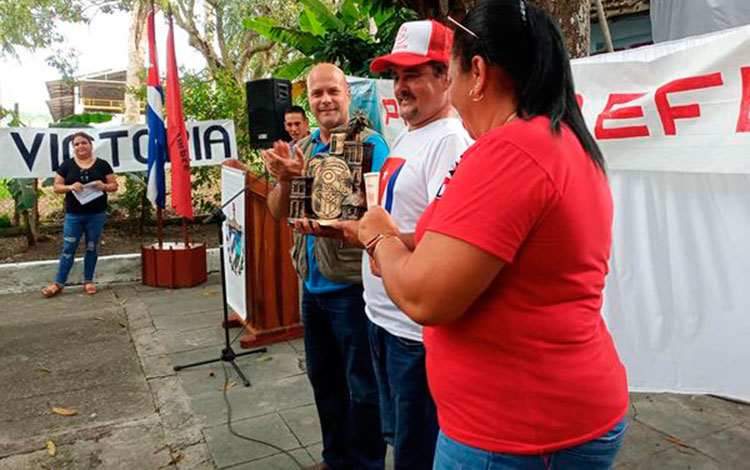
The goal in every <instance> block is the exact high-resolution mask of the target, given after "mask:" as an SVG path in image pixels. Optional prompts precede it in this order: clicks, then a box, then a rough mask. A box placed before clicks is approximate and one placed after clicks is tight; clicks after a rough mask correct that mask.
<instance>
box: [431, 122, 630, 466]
mask: <svg viewBox="0 0 750 470" xmlns="http://www.w3.org/2000/svg"><path fill="white" fill-rule="evenodd" d="M448 183H449V184H448ZM611 228H612V196H611V193H610V190H609V185H608V183H607V179H606V177H605V175H604V174H603V173H602V172H601V171H600V170H599V168H598V167H596V165H595V164H594V163H593V162H592V161H591V159H590V158H589V157H588V156H587V154H586V153H585V151H584V150H583V148H582V147H581V145H580V143H579V142H578V140H577V139H576V137H575V135H574V134H573V133H572V132H571V131H570V130H569V129H568V128H565V127H564V128H563V130H562V134H561V135H557V136H556V135H553V134H552V133H551V132H550V130H549V120H548V119H547V118H543V117H539V118H534V119H532V120H530V121H522V120H520V119H517V120H515V121H512V122H510V123H509V124H507V125H505V126H502V127H500V128H497V129H494V130H492V131H490V132H488V133H487V134H485V135H484V136H482V137H481V138H480V139H479V140H477V142H476V143H475V144H474V145H473V146H472V147H471V148H469V149H468V150H467V151H466V153H465V154H464V156H463V158H462V159H461V161H460V164H459V165H458V167H457V169H456V170H455V172H454V173H453V175H452V178H450V179H446V183H445V185H444V188H442V189H441V191H440V198H439V199H437V200H435V202H433V204H432V205H430V206H429V207H428V208H427V210H426V211H425V213H424V214H423V215H422V218H421V219H420V221H419V225H418V226H417V231H416V236H417V241H419V239H421V237H422V236H423V235H424V233H425V231H431V232H437V233H441V234H444V235H448V236H450V237H453V238H457V239H460V240H463V241H465V242H467V243H470V244H472V245H474V246H477V247H479V248H481V249H483V250H485V251H487V252H488V253H491V254H492V255H494V256H497V257H498V258H500V259H501V260H503V261H505V263H506V265H505V266H504V267H503V269H502V270H501V271H500V273H499V274H498V276H497V278H496V279H495V280H494V281H492V283H491V284H490V286H489V287H488V288H487V290H486V291H485V292H484V293H482V295H481V296H480V297H479V298H478V299H477V300H476V301H475V302H474V304H472V305H471V307H469V309H468V310H467V311H466V312H465V313H464V315H463V316H462V317H460V318H459V319H458V320H457V321H455V322H453V323H451V324H449V325H445V326H439V327H426V328H425V329H424V344H425V347H426V348H427V374H428V380H429V385H430V390H431V391H432V394H433V397H434V398H435V402H436V403H437V408H438V417H439V420H440V428H441V429H442V431H443V432H444V433H445V434H446V435H448V436H449V437H451V438H452V439H455V440H457V441H458V442H461V443H463V444H466V445H470V446H473V447H478V448H481V449H485V450H488V451H493V452H505V453H513V454H539V453H546V452H552V451H555V450H559V449H563V448H566V447H571V446H575V445H578V444H581V443H583V442H586V441H589V440H591V439H595V438H597V437H600V436H601V435H603V434H604V433H605V432H606V431H608V430H609V429H610V428H612V427H613V426H614V425H615V424H617V423H618V422H619V421H620V420H621V419H622V418H623V417H624V415H625V413H626V412H627V407H628V391H627V381H626V377H625V368H624V366H623V365H622V363H621V362H620V359H619V357H618V355H617V351H616V350H615V346H614V343H613V341H612V337H611V336H610V334H609V332H608V331H607V327H606V326H605V324H604V321H603V319H602V316H601V312H600V310H601V305H602V289H603V288H604V277H605V276H606V274H607V271H608V266H607V263H608V260H609V253H610V247H611Z"/></svg>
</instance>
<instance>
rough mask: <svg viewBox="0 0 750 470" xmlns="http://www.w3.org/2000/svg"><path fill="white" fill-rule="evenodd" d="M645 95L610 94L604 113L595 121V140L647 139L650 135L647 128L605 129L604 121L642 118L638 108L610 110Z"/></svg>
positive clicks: (641, 111)
mask: <svg viewBox="0 0 750 470" xmlns="http://www.w3.org/2000/svg"><path fill="white" fill-rule="evenodd" d="M644 95H645V93H612V94H611V95H609V98H608V99H607V105H606V106H604V111H602V113H601V114H600V115H599V117H598V118H597V119H596V127H595V128H594V135H596V138H597V139H625V138H628V137H648V136H649V135H651V134H650V133H649V131H648V126H646V125H643V126H627V127H617V128H614V129H605V128H604V121H606V120H607V119H632V118H641V117H643V108H642V107H640V106H625V107H623V108H619V109H612V108H614V107H615V106H616V105H618V104H623V103H628V102H630V101H633V100H637V99H638V98H640V97H642V96H644Z"/></svg>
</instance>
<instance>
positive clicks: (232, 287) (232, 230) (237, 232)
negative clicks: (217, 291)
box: [221, 166, 248, 318]
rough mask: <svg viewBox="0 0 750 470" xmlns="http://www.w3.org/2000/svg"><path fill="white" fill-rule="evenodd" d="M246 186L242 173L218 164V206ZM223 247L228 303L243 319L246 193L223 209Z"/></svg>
mask: <svg viewBox="0 0 750 470" xmlns="http://www.w3.org/2000/svg"><path fill="white" fill-rule="evenodd" d="M244 187H245V172H244V171H241V170H236V169H234V168H229V167H227V166H222V167H221V205H222V206H223V205H224V204H226V203H227V201H229V200H230V199H231V198H232V197H233V196H235V195H236V194H237V193H238V192H239V191H241V190H242V188H244ZM224 215H226V217H227V218H226V220H225V221H224V225H223V227H222V229H223V237H222V246H223V250H224V273H225V274H226V289H227V304H229V307H231V308H232V310H234V311H235V312H237V313H238V314H239V315H240V316H242V318H247V310H246V305H245V301H246V299H247V292H246V291H247V289H246V286H247V284H246V280H247V259H246V258H245V253H246V251H247V249H246V247H247V243H248V241H247V238H246V234H247V232H246V230H245V195H244V194H240V195H239V196H237V197H235V198H234V199H233V200H232V202H230V203H229V205H228V206H226V207H225V208H224Z"/></svg>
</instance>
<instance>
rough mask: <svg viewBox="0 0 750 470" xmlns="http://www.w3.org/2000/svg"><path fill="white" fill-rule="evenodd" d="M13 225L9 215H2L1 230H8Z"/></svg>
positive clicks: (0, 215)
mask: <svg viewBox="0 0 750 470" xmlns="http://www.w3.org/2000/svg"><path fill="white" fill-rule="evenodd" d="M11 225H12V223H11V220H10V216H9V215H8V214H0V228H8V227H10V226H11Z"/></svg>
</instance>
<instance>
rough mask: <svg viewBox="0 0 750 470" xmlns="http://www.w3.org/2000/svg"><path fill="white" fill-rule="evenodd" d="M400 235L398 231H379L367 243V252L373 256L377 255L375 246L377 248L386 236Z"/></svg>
mask: <svg viewBox="0 0 750 470" xmlns="http://www.w3.org/2000/svg"><path fill="white" fill-rule="evenodd" d="M394 237H398V234H397V233H378V234H377V235H375V236H374V237H372V239H371V240H370V241H369V242H367V243H366V244H365V251H367V254H368V255H370V256H371V257H374V256H375V248H377V246H378V244H379V243H380V242H382V241H383V240H385V239H386V238H394Z"/></svg>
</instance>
